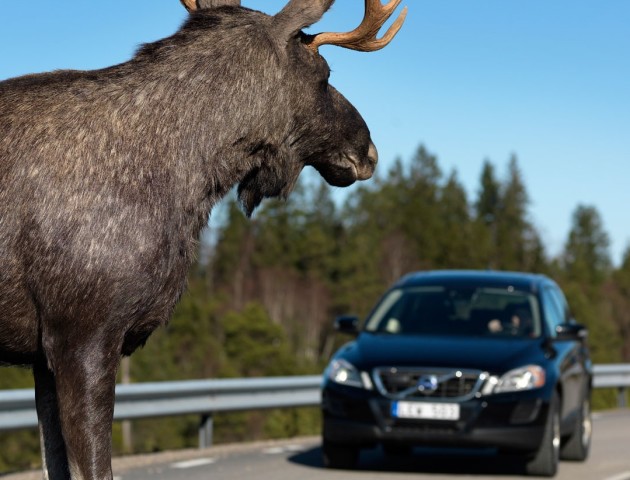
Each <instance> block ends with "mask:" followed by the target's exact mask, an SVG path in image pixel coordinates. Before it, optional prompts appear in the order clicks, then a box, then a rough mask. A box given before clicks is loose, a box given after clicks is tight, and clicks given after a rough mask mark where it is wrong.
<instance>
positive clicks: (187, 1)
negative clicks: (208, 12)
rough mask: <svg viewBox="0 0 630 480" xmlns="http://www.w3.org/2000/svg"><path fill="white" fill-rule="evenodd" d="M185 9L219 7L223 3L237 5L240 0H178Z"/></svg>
mask: <svg viewBox="0 0 630 480" xmlns="http://www.w3.org/2000/svg"><path fill="white" fill-rule="evenodd" d="M179 1H180V2H182V5H183V6H184V7H186V10H188V11H189V12H193V11H195V10H199V9H200V8H213V7H221V6H223V5H232V6H239V5H240V4H241V0H179Z"/></svg>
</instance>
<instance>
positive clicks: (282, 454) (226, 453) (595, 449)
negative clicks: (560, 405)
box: [2, 410, 630, 480]
mask: <svg viewBox="0 0 630 480" xmlns="http://www.w3.org/2000/svg"><path fill="white" fill-rule="evenodd" d="M594 420H595V421H594V436H593V446H592V450H591V456H590V457H589V459H588V461H587V462H586V463H572V462H562V463H561V465H560V471H559V474H558V476H557V477H556V478H557V479H560V480H564V479H566V480H630V410H623V411H614V412H606V413H599V414H595V417H594ZM114 474H115V477H116V479H115V480H149V479H151V480H228V479H229V480H234V479H239V480H240V479H253V480H320V479H322V480H323V479H326V480H346V479H359V478H360V479H361V480H371V479H378V480H381V479H392V478H393V479H407V478H413V479H415V480H422V479H431V480H442V479H450V480H452V479H454V478H467V479H470V478H474V479H479V480H482V479H492V480H501V479H514V478H518V477H521V476H522V475H523V474H522V471H520V470H519V468H518V467H517V466H515V462H513V461H511V460H510V459H509V458H506V459H499V458H497V457H495V456H494V455H491V454H489V453H472V452H464V451H457V452H453V451H445V450H431V449H416V450H414V452H413V454H412V455H411V456H409V457H403V458H400V459H392V458H387V457H385V456H384V455H383V454H382V452H381V451H380V449H374V450H369V451H363V452H362V454H361V458H360V461H359V466H358V469H357V470H354V471H342V470H329V469H325V468H324V467H323V465H322V461H321V449H320V443H319V439H318V438H306V439H297V440H288V441H283V442H267V443H258V444H249V445H235V446H219V447H214V448H209V449H206V450H196V451H185V452H169V453H165V454H158V455H147V456H142V457H129V458H124V459H118V460H116V461H115V462H114ZM33 478H39V475H38V474H37V473H30V474H19V475H9V476H6V477H2V480H31V479H33Z"/></svg>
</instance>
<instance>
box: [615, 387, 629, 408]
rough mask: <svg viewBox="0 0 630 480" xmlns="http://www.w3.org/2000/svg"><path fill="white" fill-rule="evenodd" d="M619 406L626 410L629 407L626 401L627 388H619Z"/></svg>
mask: <svg viewBox="0 0 630 480" xmlns="http://www.w3.org/2000/svg"><path fill="white" fill-rule="evenodd" d="M617 392H618V393H617V405H618V406H619V408H626V406H627V401H626V387H619V390H618V391H617Z"/></svg>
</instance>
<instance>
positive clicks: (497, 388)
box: [482, 365, 545, 395]
mask: <svg viewBox="0 0 630 480" xmlns="http://www.w3.org/2000/svg"><path fill="white" fill-rule="evenodd" d="M544 385H545V370H544V369H543V368H542V367H539V366H538V365H527V366H525V367H520V368H515V369H514V370H510V371H509V372H506V373H504V374H503V375H502V376H501V377H495V376H492V377H489V378H488V379H487V381H486V383H485V385H484V387H483V389H482V393H483V394H484V395H490V394H492V393H507V392H522V391H525V390H533V389H535V388H540V387H543V386H544Z"/></svg>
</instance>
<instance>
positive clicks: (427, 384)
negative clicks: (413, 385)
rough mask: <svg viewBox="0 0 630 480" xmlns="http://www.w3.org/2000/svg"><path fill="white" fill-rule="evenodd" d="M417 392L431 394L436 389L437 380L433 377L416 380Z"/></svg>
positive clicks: (425, 376) (424, 376) (426, 376)
mask: <svg viewBox="0 0 630 480" xmlns="http://www.w3.org/2000/svg"><path fill="white" fill-rule="evenodd" d="M417 388H418V391H419V392H426V393H433V392H435V391H437V389H438V378H437V377H436V376H435V375H423V376H421V377H420V378H419V379H418V384H417Z"/></svg>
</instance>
